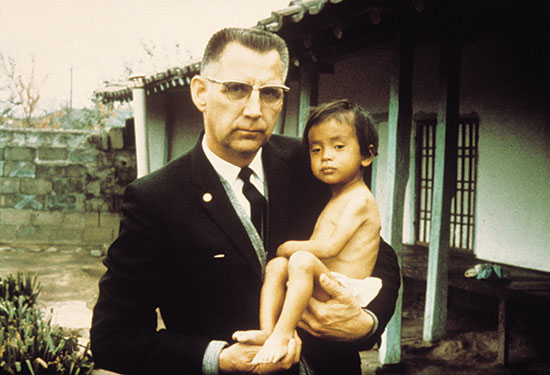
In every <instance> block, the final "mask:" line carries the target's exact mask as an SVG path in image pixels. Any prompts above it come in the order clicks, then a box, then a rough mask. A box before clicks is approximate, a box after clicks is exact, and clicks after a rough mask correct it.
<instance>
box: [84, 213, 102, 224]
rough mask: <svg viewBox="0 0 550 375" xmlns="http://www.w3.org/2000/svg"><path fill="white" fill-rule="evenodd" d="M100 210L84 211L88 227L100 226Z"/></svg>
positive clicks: (85, 222)
mask: <svg viewBox="0 0 550 375" xmlns="http://www.w3.org/2000/svg"><path fill="white" fill-rule="evenodd" d="M100 215H101V214H100V213H99V212H85V213H84V226H86V228H88V227H99V224H100V222H101V218H100Z"/></svg>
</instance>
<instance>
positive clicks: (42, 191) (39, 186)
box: [21, 178, 52, 195]
mask: <svg viewBox="0 0 550 375" xmlns="http://www.w3.org/2000/svg"><path fill="white" fill-rule="evenodd" d="M51 192H52V183H51V181H48V180H44V179H42V178H33V179H22V180H21V193H22V194H37V195H46V194H49V193H51Z"/></svg>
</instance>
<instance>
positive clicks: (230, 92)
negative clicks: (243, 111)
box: [205, 77, 290, 107]
mask: <svg viewBox="0 0 550 375" xmlns="http://www.w3.org/2000/svg"><path fill="white" fill-rule="evenodd" d="M205 78H206V79H207V80H208V81H210V82H213V83H217V84H220V85H223V87H224V94H225V96H227V98H228V99H229V100H231V101H232V102H240V101H243V100H245V99H248V98H249V97H250V94H251V93H252V91H253V90H258V91H259V92H260V101H261V102H262V104H265V105H268V106H270V107H275V106H277V105H279V104H281V102H282V101H283V97H284V94H285V92H287V91H288V90H290V88H288V87H287V86H285V85H264V86H260V87H254V86H252V85H251V84H250V83H246V82H241V81H219V80H217V79H214V78H210V77H205Z"/></svg>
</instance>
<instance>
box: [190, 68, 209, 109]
mask: <svg viewBox="0 0 550 375" xmlns="http://www.w3.org/2000/svg"><path fill="white" fill-rule="evenodd" d="M190 90H191V99H193V103H195V107H197V109H198V110H199V111H201V112H204V111H205V110H206V81H205V80H204V78H203V77H201V76H199V75H196V76H194V77H193V79H191V86H190Z"/></svg>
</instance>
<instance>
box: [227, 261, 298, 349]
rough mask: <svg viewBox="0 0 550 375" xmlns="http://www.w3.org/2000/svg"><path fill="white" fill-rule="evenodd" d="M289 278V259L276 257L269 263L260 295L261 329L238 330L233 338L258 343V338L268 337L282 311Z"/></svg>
mask: <svg viewBox="0 0 550 375" xmlns="http://www.w3.org/2000/svg"><path fill="white" fill-rule="evenodd" d="M287 280H288V259H287V258H283V257H278V258H274V259H272V260H271V261H269V263H267V265H266V268H265V280H264V284H263V285H262V293H261V297H260V328H261V331H259V332H258V331H237V332H235V333H234V334H233V339H234V340H236V341H239V342H244V343H250V344H256V343H257V341H258V338H259V337H261V336H263V337H267V336H269V334H271V332H272V331H273V328H274V327H275V323H277V318H278V317H279V314H280V313H281V307H282V306H283V301H284V297H285V291H286V282H287Z"/></svg>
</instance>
